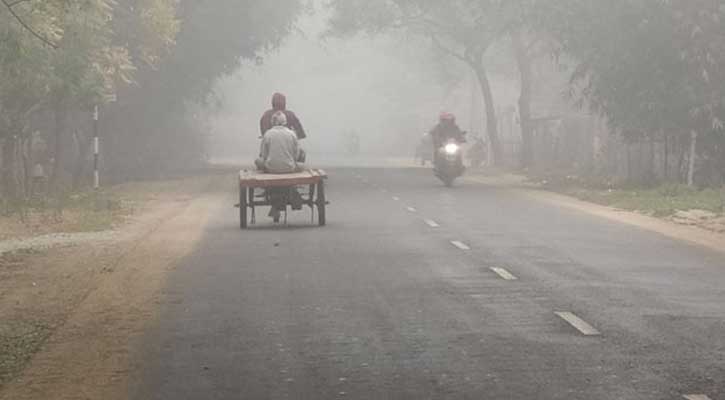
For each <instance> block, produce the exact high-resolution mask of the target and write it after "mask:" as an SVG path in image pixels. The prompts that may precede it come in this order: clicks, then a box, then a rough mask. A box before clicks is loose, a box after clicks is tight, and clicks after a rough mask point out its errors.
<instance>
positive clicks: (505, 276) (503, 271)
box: [491, 267, 519, 281]
mask: <svg viewBox="0 0 725 400" xmlns="http://www.w3.org/2000/svg"><path fill="white" fill-rule="evenodd" d="M491 271H493V272H495V273H496V274H498V276H500V277H501V278H503V279H504V280H507V281H515V280H517V279H519V278H517V277H515V276H514V274H512V273H510V272H508V271H507V270H506V269H504V268H498V267H492V268H491Z"/></svg>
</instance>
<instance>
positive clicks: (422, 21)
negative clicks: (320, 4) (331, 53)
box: [330, 0, 509, 163]
mask: <svg viewBox="0 0 725 400" xmlns="http://www.w3.org/2000/svg"><path fill="white" fill-rule="evenodd" d="M332 7H333V11H334V16H333V18H332V20H331V22H330V24H331V31H332V32H333V33H334V34H338V35H348V34H353V33H357V32H360V31H364V32H368V33H378V32H381V31H384V30H389V29H404V30H406V31H407V32H410V33H413V34H418V35H422V36H424V37H427V38H429V39H430V40H431V43H432V45H433V46H435V48H436V49H438V50H440V51H441V52H442V53H444V54H446V55H448V56H451V57H454V58H455V59H457V60H459V61H461V62H463V63H464V64H465V65H467V66H468V67H470V68H471V70H472V71H473V72H474V73H475V75H476V77H477V79H478V83H479V86H480V90H481V93H482V95H483V97H484V102H485V113H486V129H487V133H488V137H489V141H490V143H491V147H492V149H493V156H494V160H495V162H497V163H500V162H501V161H502V156H503V149H502V146H501V142H500V139H499V135H498V123H497V117H496V108H495V101H494V96H493V92H492V90H491V85H490V81H489V77H488V73H487V69H486V66H485V63H484V55H485V54H486V52H487V50H488V49H489V48H490V47H491V45H492V44H494V43H495V42H496V41H497V40H499V39H500V38H501V37H502V36H503V35H505V34H506V33H507V31H508V29H509V19H508V12H509V8H508V7H507V6H506V4H505V2H500V1H496V0H477V1H468V0H455V1H449V2H446V3H442V2H437V1H433V0H374V1H366V0H354V1H351V0H336V1H333V2H332Z"/></svg>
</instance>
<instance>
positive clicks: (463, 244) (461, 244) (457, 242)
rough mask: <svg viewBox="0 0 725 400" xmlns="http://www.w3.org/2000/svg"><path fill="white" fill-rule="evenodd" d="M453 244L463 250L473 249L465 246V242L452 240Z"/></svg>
mask: <svg viewBox="0 0 725 400" xmlns="http://www.w3.org/2000/svg"><path fill="white" fill-rule="evenodd" d="M451 244H452V245H454V246H456V247H458V248H459V249H461V250H471V248H470V247H468V245H467V244H465V243H463V242H460V241H458V240H451Z"/></svg>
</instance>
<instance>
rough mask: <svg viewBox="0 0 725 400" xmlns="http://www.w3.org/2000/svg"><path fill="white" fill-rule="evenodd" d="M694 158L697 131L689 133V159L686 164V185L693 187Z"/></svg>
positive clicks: (695, 155)
mask: <svg viewBox="0 0 725 400" xmlns="http://www.w3.org/2000/svg"><path fill="white" fill-rule="evenodd" d="M695 158H697V131H694V130H693V131H692V132H690V158H689V160H688V164H687V185H688V186H694V185H695Z"/></svg>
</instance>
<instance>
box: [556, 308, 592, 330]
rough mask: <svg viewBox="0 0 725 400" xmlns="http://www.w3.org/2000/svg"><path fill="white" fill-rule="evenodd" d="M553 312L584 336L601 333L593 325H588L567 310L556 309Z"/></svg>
mask: <svg viewBox="0 0 725 400" xmlns="http://www.w3.org/2000/svg"><path fill="white" fill-rule="evenodd" d="M554 314H556V315H558V316H559V317H560V318H561V319H563V320H564V321H566V322H568V323H569V324H570V325H571V326H573V327H574V328H576V330H578V331H579V332H581V333H582V335H584V336H599V335H601V333H600V332H599V331H598V330H596V329H594V327H593V326H591V325H589V324H588V323H586V321H584V320H583V319H581V318H579V317H577V316H576V315H574V313H571V312H568V311H557V312H555V313H554Z"/></svg>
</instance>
